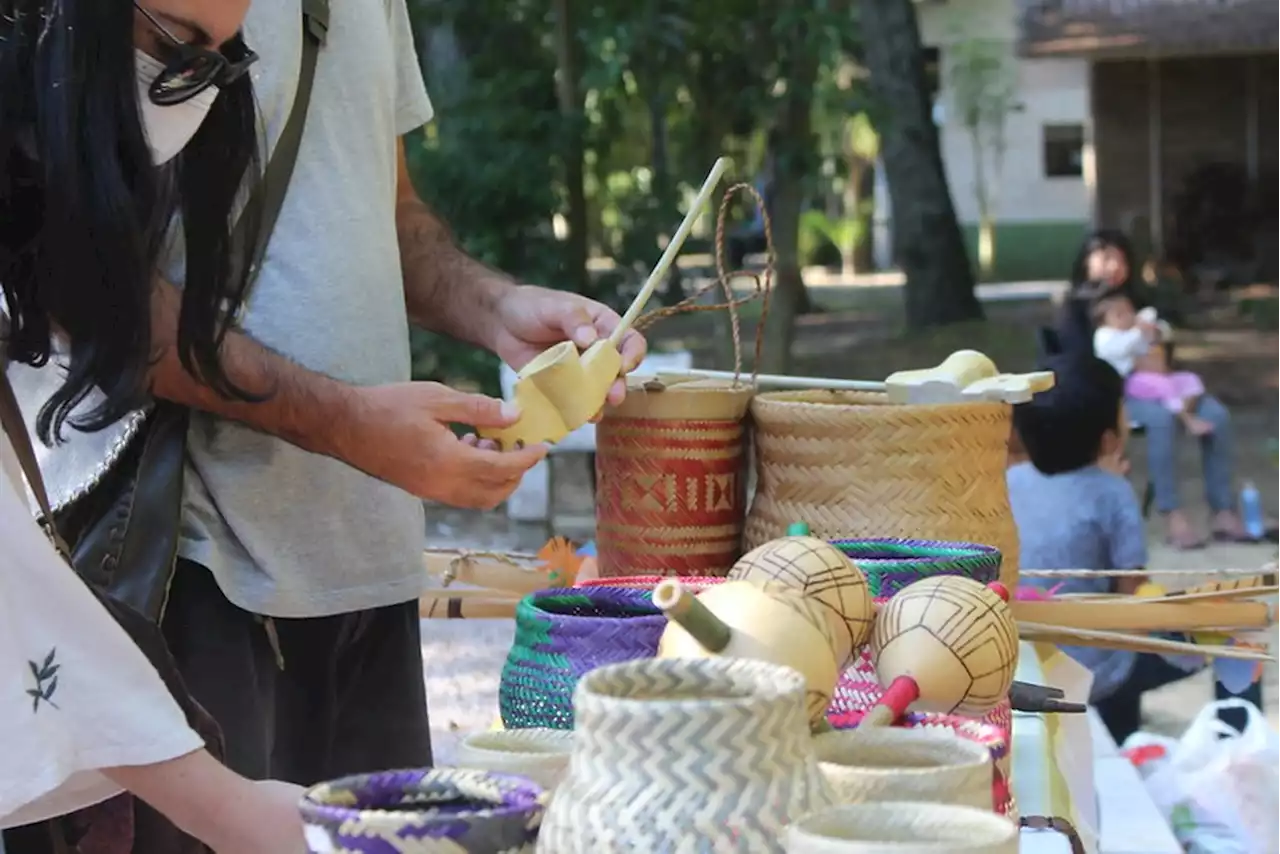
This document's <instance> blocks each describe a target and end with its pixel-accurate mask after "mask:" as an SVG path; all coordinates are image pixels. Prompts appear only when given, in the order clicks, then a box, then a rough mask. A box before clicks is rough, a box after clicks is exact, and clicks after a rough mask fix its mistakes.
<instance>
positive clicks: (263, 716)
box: [164, 561, 431, 785]
mask: <svg viewBox="0 0 1280 854" xmlns="http://www.w3.org/2000/svg"><path fill="white" fill-rule="evenodd" d="M164 632H165V636H166V638H167V640H168V642H169V646H170V649H171V650H172V652H173V655H174V658H175V659H176V660H177V662H178V667H179V670H180V671H181V672H182V677H183V679H184V680H185V681H186V683H187V687H188V689H189V690H190V691H191V693H192V694H193V695H194V696H195V698H196V700H197V701H198V702H199V703H200V704H201V705H202V706H204V708H205V709H206V710H208V712H209V713H210V714H211V715H212V716H213V718H214V720H216V721H217V722H218V724H219V725H220V726H221V727H222V734H223V738H224V741H225V744H226V762H227V765H228V766H230V767H231V768H232V769H234V770H235V771H238V772H240V773H241V774H244V775H245V776H247V777H251V778H253V779H267V778H272V779H278V780H287V781H290V782H293V783H298V784H301V785H310V784H313V783H317V782H321V781H323V780H331V779H334V778H337V777H342V776H345V775H348V774H360V773H367V772H370V771H382V770H386V769H389V768H421V767H427V766H430V765H431V732H430V729H429V727H428V723H427V698H426V687H425V685H424V683H423V673H422V647H421V638H420V632H419V623H418V603H417V602H416V601H415V602H405V603H402V604H399V605H391V606H388V607H385V608H376V609H373V610H370V611H360V612H356V613H351V614H339V615H335V616H331V617H315V618H309V619H298V620H294V619H271V620H267V619H264V618H262V617H259V616H258V615H256V614H251V613H249V612H247V611H245V610H242V609H241V608H238V607H237V606H235V605H233V604H232V603H231V602H229V601H228V600H227V598H226V596H225V595H223V593H222V590H221V589H220V588H219V587H218V585H217V583H216V582H215V581H214V578H213V575H212V573H210V572H209V570H208V569H206V568H205V567H203V566H200V565H198V564H194V563H191V562H189V561H179V563H178V570H177V574H176V577H175V578H174V582H173V586H172V588H171V590H170V595H169V606H168V609H167V611H166V612H165V621H164Z"/></svg>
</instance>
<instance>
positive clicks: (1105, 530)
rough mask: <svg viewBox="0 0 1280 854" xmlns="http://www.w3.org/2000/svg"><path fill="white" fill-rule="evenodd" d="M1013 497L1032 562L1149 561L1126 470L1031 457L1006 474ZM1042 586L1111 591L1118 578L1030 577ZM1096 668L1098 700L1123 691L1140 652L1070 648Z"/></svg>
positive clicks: (1026, 556)
mask: <svg viewBox="0 0 1280 854" xmlns="http://www.w3.org/2000/svg"><path fill="white" fill-rule="evenodd" d="M1006 478H1007V480H1008V483H1009V503H1010V504H1011V505H1012V507H1013V518H1014V520H1015V521H1016V522H1017V524H1018V543H1019V548H1020V554H1021V555H1022V558H1021V563H1022V566H1023V568H1024V569H1142V568H1143V567H1145V566H1146V565H1147V538H1146V528H1145V526H1144V525H1143V523H1142V511H1141V510H1140V509H1139V507H1138V499H1137V496H1135V495H1134V493H1133V487H1131V486H1130V485H1129V482H1128V481H1127V480H1125V479H1124V478H1123V477H1120V476H1119V475H1117V474H1113V473H1111V472H1108V471H1105V470H1103V469H1101V468H1098V467H1097V466H1089V467H1087V468H1083V469H1077V470H1076V471H1073V472H1066V473H1064V474H1056V475H1046V474H1042V473H1041V472H1040V471H1039V470H1038V469H1036V467H1035V466H1033V465H1032V464H1031V463H1019V464H1018V465H1015V466H1011V467H1010V468H1009V471H1008V473H1007V475H1006ZM1026 583H1027V584H1028V585H1034V586H1036V587H1041V588H1049V587H1054V586H1057V585H1059V584H1061V585H1062V586H1061V588H1060V589H1059V592H1060V593H1107V592H1109V591H1110V590H1111V583H1112V579H1111V578H1110V577H1107V576H1099V577H1097V578H1068V579H1046V578H1028V579H1027V580H1026ZM1063 651H1064V652H1066V653H1067V654H1068V655H1070V656H1071V657H1072V658H1074V659H1075V660H1076V661H1078V662H1080V663H1081V664H1083V665H1084V666H1086V667H1088V668H1089V669H1090V670H1091V671H1093V691H1092V693H1091V694H1090V697H1089V700H1090V702H1097V701H1098V700H1103V699H1106V698H1107V697H1109V696H1110V695H1111V694H1113V693H1115V691H1116V689H1117V688H1119V687H1120V686H1121V685H1122V684H1123V683H1124V681H1125V680H1126V679H1128V678H1129V674H1130V673H1131V672H1132V671H1133V666H1134V662H1136V661H1137V653H1133V652H1126V651H1123V650H1112V649H1099V648H1095V647H1075V646H1070V647H1063Z"/></svg>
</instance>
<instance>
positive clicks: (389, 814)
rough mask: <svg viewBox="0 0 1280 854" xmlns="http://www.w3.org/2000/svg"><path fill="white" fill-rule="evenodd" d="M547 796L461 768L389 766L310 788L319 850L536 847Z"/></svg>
mask: <svg viewBox="0 0 1280 854" xmlns="http://www.w3.org/2000/svg"><path fill="white" fill-rule="evenodd" d="M545 799H546V795H545V792H544V791H543V789H542V788H540V787H539V786H537V785H535V784H534V783H532V782H530V781H529V780H526V779H525V778H523V777H517V776H514V775H511V774H494V773H490V772H487V771H475V770H462V769H435V770H431V769H424V770H416V771H383V772H379V773H376V774H362V775H359V776H355V777H344V778H343V779H341V780H335V781H333V782H331V783H321V784H320V785H318V786H313V787H311V788H310V789H308V790H307V792H306V794H304V795H303V797H302V802H301V804H300V805H299V809H300V810H301V812H302V822H303V825H304V827H305V832H306V837H307V847H308V849H309V850H310V851H311V852H312V854H333V852H338V854H394V852H397V851H408V850H411V849H412V850H413V851H421V852H424V854H426V852H441V854H443V852H450V851H466V852H469V854H519V852H532V851H533V850H534V843H535V841H536V839H537V836H538V829H539V827H541V825H542V813H543V810H544V808H545Z"/></svg>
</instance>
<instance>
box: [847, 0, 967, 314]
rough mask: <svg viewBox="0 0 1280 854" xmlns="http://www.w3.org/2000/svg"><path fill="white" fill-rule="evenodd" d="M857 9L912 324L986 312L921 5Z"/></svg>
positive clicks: (870, 2) (869, 0) (903, 1)
mask: <svg viewBox="0 0 1280 854" xmlns="http://www.w3.org/2000/svg"><path fill="white" fill-rule="evenodd" d="M858 10H859V20H860V23H861V32H862V43H863V45H864V49H865V51H866V64H867V68H868V70H869V71H870V72H871V80H870V87H871V93H872V95H873V96H874V97H875V98H876V100H877V102H878V103H879V104H880V105H881V109H882V110H883V115H884V120H883V121H882V122H881V125H882V127H881V129H880V140H881V151H882V152H883V159H884V164H885V172H886V174H887V176H888V179H889V197H890V199H891V201H892V204H893V243H894V255H895V257H896V259H897V261H898V263H899V264H900V265H901V267H902V271H903V273H905V274H906V278H907V284H906V288H905V290H906V314H907V325H908V326H909V327H911V328H915V329H919V328H922V327H927V326H939V325H942V324H946V323H955V322H958V321H962V320H973V319H977V318H981V317H982V305H981V304H980V303H979V302H978V299H977V296H976V295H975V294H974V281H973V271H972V269H971V268H970V267H969V258H968V255H967V253H966V251H965V246H964V238H963V235H962V234H961V232H960V225H959V223H958V222H956V212H955V207H954V206H953V205H952V202H951V194H950V192H949V191H948V189H947V180H946V174H945V172H944V171H943V168H942V154H941V151H940V148H939V143H938V129H937V127H936V126H935V125H934V123H933V118H932V115H931V110H930V107H929V96H928V90H927V88H926V86H925V77H924V55H923V49H922V47H921V44H920V28H919V25H918V22H917V21H916V12H915V4H914V2H912V0H859V3H858Z"/></svg>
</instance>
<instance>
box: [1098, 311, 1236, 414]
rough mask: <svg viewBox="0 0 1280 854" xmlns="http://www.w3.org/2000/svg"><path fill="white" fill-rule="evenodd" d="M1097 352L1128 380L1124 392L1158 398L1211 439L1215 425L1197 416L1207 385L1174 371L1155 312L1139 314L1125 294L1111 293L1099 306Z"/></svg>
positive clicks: (1187, 373)
mask: <svg viewBox="0 0 1280 854" xmlns="http://www.w3.org/2000/svg"><path fill="white" fill-rule="evenodd" d="M1093 322H1094V324H1095V326H1096V328H1095V330H1094V333H1093V351H1094V354H1095V355H1096V356H1098V358H1100V359H1104V360H1106V362H1107V363H1109V364H1110V365H1111V367H1113V368H1115V369H1116V371H1117V372H1119V374H1120V376H1122V377H1124V378H1125V384H1124V393H1125V394H1126V395H1127V396H1128V397H1131V398H1134V399H1135V400H1154V401H1157V402H1159V403H1162V404H1163V405H1164V406H1165V408H1166V409H1168V410H1169V411H1170V412H1172V413H1174V414H1176V415H1177V416H1178V418H1179V419H1180V420H1181V421H1182V424H1183V426H1184V427H1186V428H1187V432H1188V433H1190V434H1191V435H1193V436H1207V435H1209V434H1210V433H1212V432H1213V422H1211V421H1209V420H1207V419H1205V418H1201V417H1199V416H1198V415H1196V414H1195V411H1196V404H1197V401H1198V400H1199V399H1200V397H1201V396H1202V395H1203V394H1204V383H1202V382H1201V381H1200V377H1198V376H1196V375H1195V374H1193V373H1191V372H1189V371H1171V370H1170V369H1169V361H1168V351H1167V347H1166V345H1165V341H1164V339H1165V338H1166V337H1167V334H1168V333H1167V331H1166V330H1167V324H1161V323H1160V320H1159V318H1158V317H1157V316H1156V312H1155V309H1153V308H1144V309H1143V310H1142V311H1135V310H1134V307H1133V302H1132V301H1131V300H1130V299H1129V297H1127V296H1125V295H1124V294H1123V293H1119V292H1114V291H1113V292H1111V293H1107V294H1105V295H1104V296H1102V297H1100V298H1099V299H1098V300H1097V301H1096V302H1095V303H1094V305H1093Z"/></svg>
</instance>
